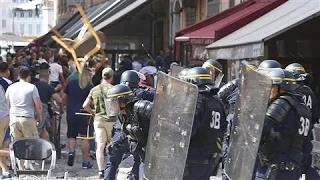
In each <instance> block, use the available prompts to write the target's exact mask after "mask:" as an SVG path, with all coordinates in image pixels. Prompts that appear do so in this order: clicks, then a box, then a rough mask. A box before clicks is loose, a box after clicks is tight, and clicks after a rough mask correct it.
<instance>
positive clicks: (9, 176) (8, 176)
mask: <svg viewBox="0 0 320 180" xmlns="http://www.w3.org/2000/svg"><path fill="white" fill-rule="evenodd" d="M0 179H11V175H10V174H8V175H4V174H1V175H0Z"/></svg>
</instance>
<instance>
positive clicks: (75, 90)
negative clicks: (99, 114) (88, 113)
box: [65, 79, 93, 169]
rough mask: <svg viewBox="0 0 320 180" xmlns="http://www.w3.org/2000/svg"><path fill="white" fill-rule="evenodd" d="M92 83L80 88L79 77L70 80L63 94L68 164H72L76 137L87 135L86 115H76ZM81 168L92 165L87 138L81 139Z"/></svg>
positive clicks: (88, 167)
mask: <svg viewBox="0 0 320 180" xmlns="http://www.w3.org/2000/svg"><path fill="white" fill-rule="evenodd" d="M91 89H92V85H88V86H87V87H86V88H84V89H81V88H80V87H79V79H73V80H70V81H69V82H68V84H67V86H66V88H65V94H66V96H65V97H66V99H67V124H68V130H67V137H68V146H69V158H68V165H69V166H73V162H74V157H75V148H76V137H77V136H78V135H81V136H87V127H88V117H84V116H79V115H76V113H77V112H80V110H81V109H82V104H83V103H84V101H85V100H86V98H87V96H88V94H89V92H90V90H91ZM90 128H91V129H90V134H91V136H92V132H93V128H92V127H90ZM81 150H82V158H83V162H82V168H83V169H90V168H92V167H93V165H92V164H91V163H90V162H89V161H88V160H89V140H87V139H83V140H82V146H81Z"/></svg>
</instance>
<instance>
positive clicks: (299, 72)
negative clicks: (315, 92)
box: [286, 63, 307, 81]
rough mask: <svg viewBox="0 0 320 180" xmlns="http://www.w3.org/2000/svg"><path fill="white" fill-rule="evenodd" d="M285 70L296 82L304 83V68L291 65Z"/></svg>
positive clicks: (299, 65)
mask: <svg viewBox="0 0 320 180" xmlns="http://www.w3.org/2000/svg"><path fill="white" fill-rule="evenodd" d="M286 70H288V71H290V72H291V73H292V74H293V75H294V77H295V78H296V79H297V81H304V80H305V79H306V76H307V74H306V71H305V69H304V67H303V66H302V65H301V64H299V63H292V64H289V65H288V66H287V67H286Z"/></svg>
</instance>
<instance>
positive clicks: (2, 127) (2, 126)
mask: <svg viewBox="0 0 320 180" xmlns="http://www.w3.org/2000/svg"><path fill="white" fill-rule="evenodd" d="M9 120H10V118H9V116H7V117H4V118H2V119H0V148H2V147H3V141H4V137H5V136H6V132H7V129H8V127H9Z"/></svg>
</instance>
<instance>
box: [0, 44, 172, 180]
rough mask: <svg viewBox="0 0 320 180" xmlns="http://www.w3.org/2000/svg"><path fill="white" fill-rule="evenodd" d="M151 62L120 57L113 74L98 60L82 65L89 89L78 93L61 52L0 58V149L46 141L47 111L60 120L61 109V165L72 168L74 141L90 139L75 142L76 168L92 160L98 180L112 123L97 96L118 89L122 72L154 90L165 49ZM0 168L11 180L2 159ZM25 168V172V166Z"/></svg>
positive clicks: (166, 60)
mask: <svg viewBox="0 0 320 180" xmlns="http://www.w3.org/2000/svg"><path fill="white" fill-rule="evenodd" d="M155 59H156V60H154V59H150V58H148V57H147V56H145V55H143V54H139V55H136V56H134V57H133V58H132V60H131V58H130V57H129V56H125V58H124V60H123V61H122V62H121V63H120V66H119V67H118V69H117V70H116V71H114V70H113V69H111V68H110V67H109V66H108V65H107V63H106V61H105V62H104V61H103V60H102V56H101V55H99V54H98V55H96V56H95V57H93V58H92V59H91V60H90V61H89V62H88V64H87V65H88V67H89V69H90V70H91V71H92V73H91V74H92V77H91V78H92V83H90V84H89V85H88V86H87V87H85V88H83V89H82V88H80V87H79V72H78V70H77V68H76V63H75V62H74V60H73V59H72V56H71V55H70V54H67V53H64V51H62V50H60V51H58V52H56V51H55V50H53V49H39V50H37V49H35V48H32V49H27V50H24V51H20V52H18V53H17V54H7V55H6V56H5V57H4V58H3V57H1V59H0V85H1V86H0V93H1V96H0V103H1V107H0V118H1V121H0V128H1V130H0V142H1V144H0V147H1V148H3V149H5V150H6V149H7V148H8V145H9V143H10V142H11V141H12V140H16V139H19V138H25V137H40V138H43V139H46V140H51V139H52V137H51V136H53V133H54V132H53V131H55V130H54V129H53V128H55V127H52V126H51V124H53V123H54V122H53V121H54V119H53V114H54V113H53V109H55V110H57V111H59V113H60V114H61V115H62V114H63V113H64V112H65V109H66V120H67V125H68V128H67V129H68V130H67V138H68V148H69V156H68V161H67V164H68V165H69V166H73V164H74V158H75V153H76V152H75V150H76V139H77V137H79V136H82V137H87V136H90V137H93V136H95V140H90V139H86V138H82V139H81V151H82V157H83V163H82V168H83V169H90V168H92V167H93V165H92V163H90V161H89V159H90V158H91V159H93V160H94V159H97V164H98V169H99V171H100V176H101V177H103V171H104V169H105V167H104V158H105V155H106V145H107V144H108V143H109V142H110V141H111V139H112V134H111V130H112V129H113V124H114V122H115V119H114V118H109V116H107V115H106V110H105V106H104V100H103V99H105V97H103V96H102V93H101V92H106V91H107V90H108V89H110V88H111V86H112V85H115V84H119V83H120V79H121V75H122V74H123V72H125V71H128V70H135V71H136V72H140V73H138V75H139V76H140V77H141V76H143V77H144V78H143V79H141V78H139V82H137V83H139V84H141V85H142V86H144V87H146V88H154V87H155V84H156V73H157V71H158V70H159V69H161V70H162V71H168V70H169V69H168V67H170V64H171V63H172V48H171V47H170V46H169V47H167V48H166V54H164V53H163V51H161V54H160V55H159V56H157V57H155ZM167 64H169V66H168V65H167ZM53 106H54V107H53ZM78 112H86V113H90V114H92V116H93V118H92V119H93V120H92V121H88V120H89V119H90V118H89V116H81V115H77V114H76V113H78ZM88 123H89V124H88ZM88 126H89V127H90V131H89V134H88V132H87V127H88ZM95 142H96V143H95ZM61 146H62V145H61ZM0 166H1V168H2V175H1V177H0V179H6V178H11V175H10V173H9V170H8V166H7V164H6V158H5V157H4V158H0ZM25 168H28V165H27V164H26V165H25Z"/></svg>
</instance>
